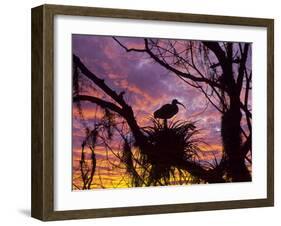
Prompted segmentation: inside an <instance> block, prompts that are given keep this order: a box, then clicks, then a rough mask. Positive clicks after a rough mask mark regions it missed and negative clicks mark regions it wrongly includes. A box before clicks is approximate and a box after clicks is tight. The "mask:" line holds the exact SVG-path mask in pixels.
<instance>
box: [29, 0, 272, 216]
mask: <svg viewBox="0 0 281 226" xmlns="http://www.w3.org/2000/svg"><path fill="white" fill-rule="evenodd" d="M273 32H274V22H273V20H272V19H260V18H242V17H228V16H210V15H194V14H183V13H166V12H151V11H134V10H121V9H105V8H89V7H74V6H59V5H42V6H39V7H36V8H33V9H32V216H33V217H35V218H38V219H41V220H44V221H45V220H63V219H80V218H95V217H113V216H126V215H140V214H159V213H172V212H186V211H202V210H218V209H232V208H249V207H264V206H273V204H274V172H273V169H274V158H273V139H274V138H273V131H274V124H273V122H274V105H273V98H274V97H273V71H274V70H273V62H274V55H273V54H274V46H273V43H274V42H273V41H274V40H273V37H274V36H273Z"/></svg>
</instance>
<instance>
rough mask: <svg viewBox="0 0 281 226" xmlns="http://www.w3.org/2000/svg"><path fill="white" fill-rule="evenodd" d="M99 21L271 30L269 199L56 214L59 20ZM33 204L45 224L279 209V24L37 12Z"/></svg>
mask: <svg viewBox="0 0 281 226" xmlns="http://www.w3.org/2000/svg"><path fill="white" fill-rule="evenodd" d="M55 15H71V16H89V17H91V16H95V17H109V18H127V19H141V20H155V21H176V22H191V23H206V24H218V25H240V26H255V27H265V28H266V29H267V198H265V199H249V200H238V201H218V202H203V203H202V202H201V203H183V204H169V205H156V206H155V205H154V206H137V207H122V208H102V209H87V210H78V209H77V210H70V211H55V210H54V167H53V166H54V148H53V144H54V140H53V134H54V116H53V114H54V111H55V110H56V109H54V104H53V99H54V71H53V68H54V62H53V59H54V56H53V54H54V40H53V37H54V16H55ZM31 192H32V200H31V204H32V205H31V215H32V217H35V218H37V219H40V220H43V221H49V220H65V219H82V218H97V217H114V216H128V215H141V214H160V213H174V212H186V211H202V210H219V209H234V208H250V207H265V206H273V205H274V21H273V19H260V18H245V17H229V16H210V15H199V14H198V15H195V14H183V13H166V12H152V11H135V10H123V9H106V8H90V7H76V6H60V5H42V6H39V7H36V8H33V9H32V191H31Z"/></svg>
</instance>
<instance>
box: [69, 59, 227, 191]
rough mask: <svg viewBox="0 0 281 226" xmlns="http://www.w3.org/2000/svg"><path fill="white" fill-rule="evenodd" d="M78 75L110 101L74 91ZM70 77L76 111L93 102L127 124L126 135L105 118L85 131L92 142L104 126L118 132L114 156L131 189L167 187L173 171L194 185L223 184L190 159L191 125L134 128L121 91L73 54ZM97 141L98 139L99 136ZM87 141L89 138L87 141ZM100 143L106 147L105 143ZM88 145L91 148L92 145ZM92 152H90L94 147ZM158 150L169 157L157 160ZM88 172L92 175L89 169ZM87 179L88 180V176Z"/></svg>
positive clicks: (193, 149)
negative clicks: (118, 150) (119, 143)
mask: <svg viewBox="0 0 281 226" xmlns="http://www.w3.org/2000/svg"><path fill="white" fill-rule="evenodd" d="M79 74H82V75H83V76H85V77H86V78H87V79H89V80H90V81H91V82H92V83H93V84H94V85H95V86H96V87H98V88H100V89H101V90H102V92H103V93H105V94H106V95H107V96H108V97H110V99H111V101H108V100H105V99H102V98H99V97H97V96H90V95H83V94H80V93H79V92H77V90H79V88H78V87H77V86H78V84H77V80H78V75H79ZM73 76H74V78H73V79H74V83H73V84H74V92H73V102H75V103H78V108H79V103H80V102H83V101H87V102H90V103H93V104H95V105H97V106H99V107H100V108H102V109H104V110H105V111H106V112H110V113H111V114H115V115H118V116H119V117H120V118H122V119H124V121H125V122H126V124H127V125H128V128H129V130H130V134H126V132H125V131H123V130H122V129H119V128H118V126H117V125H116V124H115V123H114V122H112V121H110V119H109V118H106V120H105V121H102V122H100V124H97V125H95V126H94V130H89V129H88V130H89V131H94V134H95V139H98V138H97V136H98V135H99V130H101V129H102V130H104V129H105V128H107V126H109V127H110V128H112V129H113V130H114V131H116V132H117V133H119V135H120V137H121V138H122V140H123V147H122V155H121V156H119V155H115V156H116V157H117V158H119V159H120V160H121V161H122V162H123V163H124V164H125V167H126V171H127V173H128V174H129V175H130V176H131V177H132V179H133V180H132V185H133V186H150V185H166V184H169V183H170V181H169V180H170V179H169V178H170V176H172V177H174V176H175V171H176V170H177V172H178V174H179V175H180V178H184V180H188V178H187V177H188V176H186V175H185V173H184V172H188V174H189V175H192V177H193V179H194V180H197V181H198V182H200V181H201V182H209V183H214V182H223V181H224V180H223V179H222V176H221V175H220V174H218V173H217V169H216V168H212V167H208V166H206V165H204V164H203V163H202V162H200V161H195V159H194V157H195V155H196V151H197V146H196V142H195V141H192V136H193V135H194V133H195V132H196V131H195V130H194V129H195V127H194V124H193V123H188V122H183V123H179V122H178V123H177V124H176V123H175V124H171V125H170V126H168V127H163V128H161V124H158V125H154V126H153V127H151V128H141V127H140V126H139V125H138V122H137V120H136V117H135V115H134V112H133V109H132V107H131V106H130V105H129V104H128V103H127V102H126V101H125V100H124V98H123V96H124V92H120V93H117V92H116V91H114V90H113V89H112V88H110V87H109V86H108V85H107V84H106V81H104V80H103V79H101V78H99V77H98V76H97V75H96V74H94V73H93V72H91V71H90V70H89V69H88V68H87V67H86V66H85V65H84V64H83V63H82V62H81V60H80V59H79V57H78V56H76V55H73ZM75 86H76V87H75ZM75 90H76V91H75ZM108 122H109V123H108ZM99 126H100V127H99ZM108 133H109V132H108ZM89 134H90V133H89V132H86V135H87V136H86V137H88V136H89ZM109 138H110V137H109ZM99 139H102V137H100V138H99ZM87 140H89V139H88V138H87ZM90 140H92V139H90ZM95 142H96V140H95ZM95 142H94V143H95ZM162 142H163V143H162ZM165 142H166V143H165ZM104 144H105V145H107V144H106V143H104ZM173 144H174V145H173ZM171 145H172V147H171ZM177 145H178V146H177ZM91 146H92V147H93V142H92V143H91ZM166 146H168V147H169V148H170V149H173V150H175V149H176V150H175V152H174V153H173V154H172V153H170V152H169V150H168V149H167V148H165V147H166ZM82 147H83V146H82ZM132 147H135V150H136V151H135V153H133V150H132ZM92 149H93V151H94V147H93V148H92ZM92 149H91V150H92ZM160 150H161V151H164V152H165V151H166V152H168V153H165V154H167V155H169V156H170V158H163V155H162V157H161V154H160V155H159V153H158V152H157V151H160ZM82 151H83V149H82ZM170 151H171V150H170ZM177 153H178V154H177ZM92 156H93V155H92ZM167 157H168V156H167ZM161 161H162V162H161ZM81 168H82V167H81ZM92 172H94V170H93V168H92ZM83 174H84V173H82V175H83ZM90 178H92V177H91V176H90ZM90 180H91V179H90ZM86 182H87V181H86ZM87 183H89V182H87ZM87 183H86V184H87ZM84 184H85V183H84Z"/></svg>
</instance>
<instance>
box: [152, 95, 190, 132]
mask: <svg viewBox="0 0 281 226" xmlns="http://www.w3.org/2000/svg"><path fill="white" fill-rule="evenodd" d="M177 104H179V105H181V106H183V107H184V108H185V106H184V105H183V104H182V103H180V102H179V101H178V100H177V99H174V100H173V101H172V103H171V104H164V105H163V106H162V107H161V108H159V109H158V110H156V111H155V112H154V114H153V115H154V118H159V119H164V126H165V127H167V119H169V118H172V117H173V116H174V115H176V114H177V113H178V111H179V108H178V106H177Z"/></svg>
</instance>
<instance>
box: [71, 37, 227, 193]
mask: <svg viewBox="0 0 281 226" xmlns="http://www.w3.org/2000/svg"><path fill="white" fill-rule="evenodd" d="M118 40H119V41H120V42H122V43H124V44H126V45H127V46H130V47H135V48H138V47H140V48H142V47H143V43H144V42H143V39H142V38H121V37H119V38H118ZM72 46H73V53H74V54H76V55H77V56H78V57H79V58H80V59H81V61H82V62H83V63H84V64H85V65H86V66H87V67H88V69H89V70H90V71H92V72H93V73H95V74H96V75H97V76H99V77H100V78H102V79H104V80H105V83H106V84H107V85H108V86H109V87H111V88H112V89H113V90H115V91H117V92H118V93H119V92H121V91H125V95H124V98H125V100H126V101H127V103H128V104H130V105H131V106H132V108H133V110H134V113H135V115H136V119H137V121H138V123H139V124H140V126H147V125H149V118H150V117H152V115H153V112H154V111H155V110H157V109H158V108H159V107H161V106H162V105H164V104H166V103H170V102H171V101H172V100H173V99H177V100H179V101H180V102H182V103H183V104H184V105H185V107H186V109H184V108H181V107H179V113H178V114H177V115H176V119H184V120H190V121H196V126H197V128H198V129H200V134H201V136H202V137H204V142H205V143H206V144H205V145H202V150H203V152H202V153H201V155H202V158H204V159H212V158H213V157H214V155H213V154H215V155H216V157H217V158H219V157H220V154H221V149H222V148H221V138H220V113H219V112H218V111H217V110H216V109H215V108H214V107H213V106H212V105H211V104H208V101H207V100H206V98H205V97H204V96H203V94H202V93H201V92H200V91H198V90H197V89H195V88H193V87H191V86H188V85H187V84H186V83H184V82H183V81H181V80H180V79H179V78H178V77H176V76H175V75H174V74H172V73H171V72H168V71H167V70H166V69H164V68H163V67H162V66H160V65H159V64H157V63H155V62H153V61H152V60H151V58H150V57H149V56H148V55H147V54H146V53H139V52H125V50H124V49H123V48H122V47H121V46H120V45H119V44H118V43H117V42H116V41H114V40H113V38H112V37H105V36H93V35H91V36H90V35H73V36H72ZM85 83H86V84H85V87H82V89H83V92H84V93H87V94H89V95H93V96H99V97H102V98H103V99H108V97H107V96H106V95H105V94H103V93H102V92H101V91H100V90H99V89H98V88H97V87H95V85H94V84H91V83H90V82H89V81H88V82H87V81H86V82H85ZM108 100H109V99H108ZM82 109H83V115H84V120H82V119H81V117H80V115H79V113H78V111H77V106H76V105H75V104H74V105H73V178H74V180H73V181H74V183H76V184H77V185H78V184H79V183H81V182H80V181H79V173H80V171H79V160H80V153H81V143H82V141H83V139H84V137H85V130H84V125H85V124H87V125H88V126H89V127H91V123H93V122H94V121H95V120H97V119H98V118H99V117H101V115H102V113H101V111H100V110H97V108H96V106H95V105H94V104H92V103H88V102H87V103H83V104H82ZM113 146H114V145H113ZM115 148H117V146H116V147H115ZM96 155H97V171H98V173H97V174H96V175H95V178H94V181H95V180H97V177H101V178H103V179H104V184H103V186H105V187H126V184H125V182H121V183H119V181H120V177H121V175H120V174H121V173H120V172H118V171H116V170H112V168H111V167H110V166H109V165H108V164H106V163H104V162H105V160H106V151H105V148H104V147H102V145H100V146H98V147H97V150H96ZM109 158H110V159H112V161H114V158H115V157H114V155H113V154H111V153H110V152H109ZM118 183H119V184H118ZM93 187H99V186H98V185H96V186H95V185H93ZM74 189H75V188H74Z"/></svg>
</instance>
